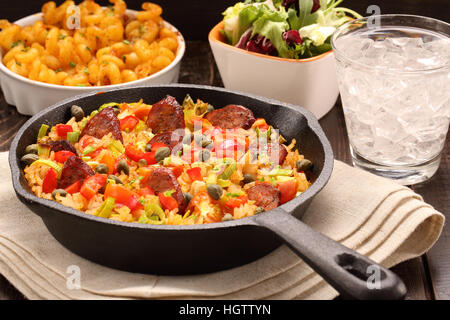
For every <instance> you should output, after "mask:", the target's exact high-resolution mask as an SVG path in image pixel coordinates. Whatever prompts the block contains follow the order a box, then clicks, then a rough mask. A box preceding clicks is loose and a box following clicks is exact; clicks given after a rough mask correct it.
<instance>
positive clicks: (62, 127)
mask: <svg viewBox="0 0 450 320" xmlns="http://www.w3.org/2000/svg"><path fill="white" fill-rule="evenodd" d="M72 131H73V128H72V126H71V125H68V124H57V125H56V134H57V135H58V137H61V138H64V139H67V133H68V132H72Z"/></svg>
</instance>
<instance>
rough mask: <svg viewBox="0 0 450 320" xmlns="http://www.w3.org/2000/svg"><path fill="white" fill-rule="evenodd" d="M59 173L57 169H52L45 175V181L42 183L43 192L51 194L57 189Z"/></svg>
mask: <svg viewBox="0 0 450 320" xmlns="http://www.w3.org/2000/svg"><path fill="white" fill-rule="evenodd" d="M57 179H58V173H57V172H56V170H55V169H53V168H50V169H49V170H48V171H47V173H46V174H45V177H44V180H43V181H42V192H44V193H51V192H53V190H55V189H56V186H57V184H58V181H57Z"/></svg>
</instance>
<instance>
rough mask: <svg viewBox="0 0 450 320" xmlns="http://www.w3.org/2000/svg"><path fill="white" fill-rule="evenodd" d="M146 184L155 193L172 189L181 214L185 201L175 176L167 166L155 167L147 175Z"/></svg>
mask: <svg viewBox="0 0 450 320" xmlns="http://www.w3.org/2000/svg"><path fill="white" fill-rule="evenodd" d="M146 184H147V186H148V187H150V188H151V189H152V190H153V191H154V192H155V193H156V194H158V193H160V192H165V191H169V190H174V193H172V197H173V198H174V199H175V200H176V201H177V203H178V213H179V214H180V215H182V214H183V213H184V210H185V209H186V201H185V199H184V196H183V192H182V191H181V186H180V184H179V183H178V181H177V178H176V177H175V175H174V174H173V172H172V170H171V169H169V168H156V169H154V170H153V171H152V172H151V173H150V174H149V176H148V178H147V181H146Z"/></svg>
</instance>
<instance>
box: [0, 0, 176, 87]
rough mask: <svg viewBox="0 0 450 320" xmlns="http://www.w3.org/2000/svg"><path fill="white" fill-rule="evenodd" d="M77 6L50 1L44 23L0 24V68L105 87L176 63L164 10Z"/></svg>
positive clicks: (115, 1)
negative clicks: (133, 11) (133, 13)
mask: <svg viewBox="0 0 450 320" xmlns="http://www.w3.org/2000/svg"><path fill="white" fill-rule="evenodd" d="M109 2H110V3H111V6H109V7H106V8H105V7H101V6H100V5H98V4H97V3H95V1H94V0H85V1H83V2H81V3H80V4H79V5H75V2H74V1H65V2H64V3H62V4H61V5H60V6H57V4H56V3H55V2H53V1H50V2H47V3H45V4H44V5H43V6H42V13H43V18H42V21H36V22H35V23H34V24H33V25H30V26H25V27H20V26H18V25H15V24H12V23H10V22H9V21H7V20H0V29H1V31H0V46H1V48H2V49H3V59H2V62H3V64H4V65H5V66H6V67H7V68H8V69H10V70H11V71H12V72H15V73H17V74H19V75H21V76H24V77H27V78H29V79H32V80H36V81H41V82H46V83H51V84H57V85H65V86H104V85H114V84H120V83H124V82H130V81H135V80H138V79H141V78H145V77H148V76H150V75H152V74H153V73H155V72H158V71H160V70H162V69H164V68H165V67H167V66H168V65H169V64H170V63H172V61H173V60H174V59H175V56H176V53H177V49H178V40H177V35H176V34H175V33H174V32H173V31H172V30H170V29H168V28H166V27H164V24H163V19H162V18H161V14H162V8H161V7H160V6H159V5H157V4H154V3H149V2H145V3H143V4H142V9H143V10H142V11H140V12H138V13H137V15H136V17H131V16H128V15H127V14H126V9H127V5H126V3H125V1H124V0H109Z"/></svg>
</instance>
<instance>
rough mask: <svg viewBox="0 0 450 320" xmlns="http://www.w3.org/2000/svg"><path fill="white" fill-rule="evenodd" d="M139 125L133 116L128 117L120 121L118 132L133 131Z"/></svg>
mask: <svg viewBox="0 0 450 320" xmlns="http://www.w3.org/2000/svg"><path fill="white" fill-rule="evenodd" d="M138 123H139V119H138V118H137V117H135V116H133V115H129V116H127V117H125V118H123V119H121V120H120V130H122V131H125V130H126V129H128V130H130V131H131V130H133V129H134V128H135V127H136V126H137V125H138Z"/></svg>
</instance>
